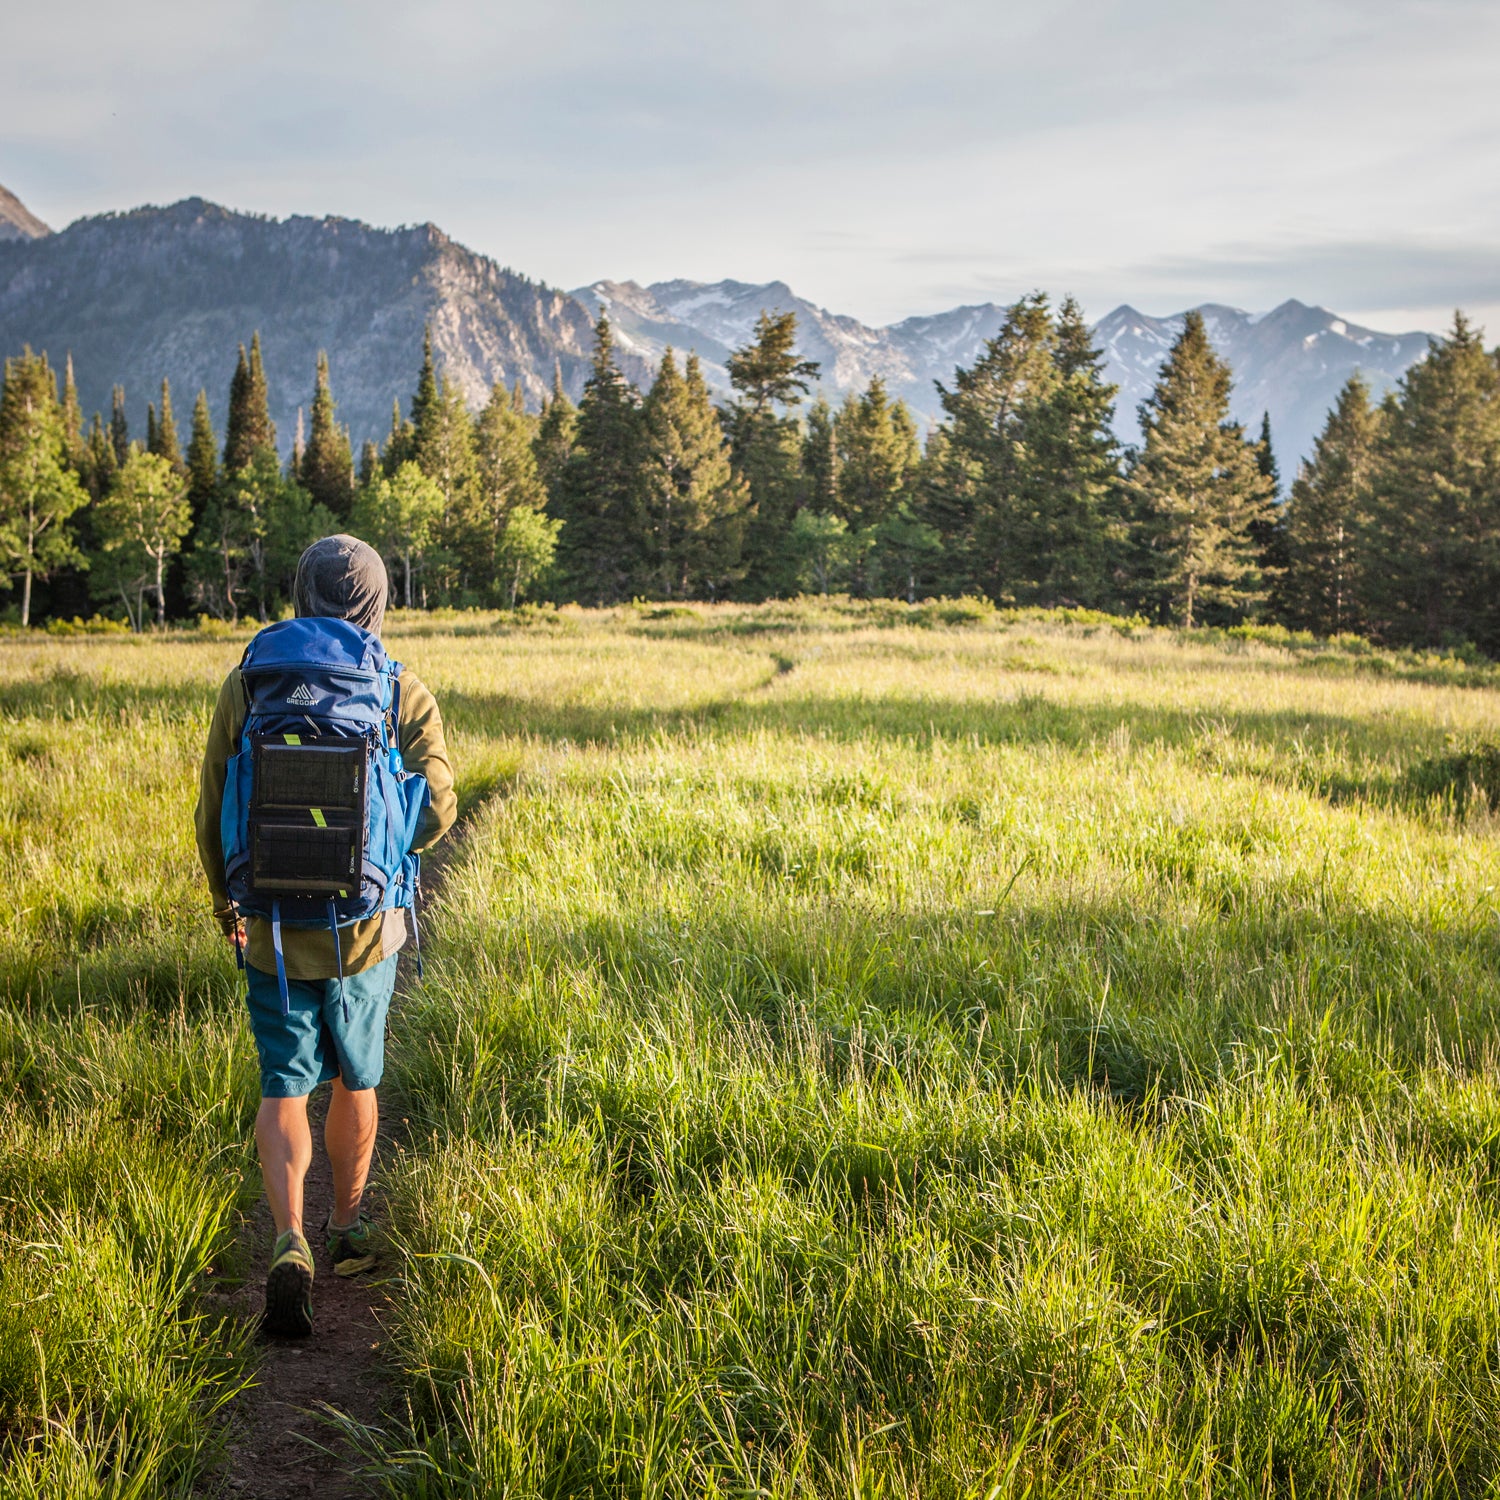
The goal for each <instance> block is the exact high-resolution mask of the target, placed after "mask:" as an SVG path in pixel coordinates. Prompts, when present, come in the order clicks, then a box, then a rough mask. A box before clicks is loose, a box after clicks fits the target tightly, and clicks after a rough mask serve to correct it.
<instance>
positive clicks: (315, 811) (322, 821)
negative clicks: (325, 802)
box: [308, 807, 328, 828]
mask: <svg viewBox="0 0 1500 1500" xmlns="http://www.w3.org/2000/svg"><path fill="white" fill-rule="evenodd" d="M308 811H309V812H311V813H312V818H313V822H314V823H316V824H317V825H318V827H319V828H327V827H328V819H327V818H325V817H324V816H323V809H322V808H321V807H313V808H309V809H308Z"/></svg>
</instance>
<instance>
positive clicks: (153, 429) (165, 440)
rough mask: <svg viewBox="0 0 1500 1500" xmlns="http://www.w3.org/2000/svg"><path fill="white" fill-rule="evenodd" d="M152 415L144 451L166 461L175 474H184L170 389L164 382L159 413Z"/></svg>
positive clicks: (184, 465)
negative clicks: (152, 418) (148, 437)
mask: <svg viewBox="0 0 1500 1500" xmlns="http://www.w3.org/2000/svg"><path fill="white" fill-rule="evenodd" d="M153 415H154V420H153V421H152V422H151V423H150V424H149V426H150V439H149V441H148V442H147V444H146V451H147V452H148V453H155V454H156V455H157V456H158V457H159V458H164V459H166V461H167V462H168V463H169V464H171V466H172V468H173V470H174V471H175V472H176V473H178V474H185V473H186V472H187V465H186V464H185V463H184V462H183V459H182V445H181V443H180V442H179V441H178V438H177V420H176V418H175V417H173V415H172V387H171V386H170V385H169V384H168V383H167V382H166V381H165V380H163V381H162V383H161V411H160V413H159V414H153Z"/></svg>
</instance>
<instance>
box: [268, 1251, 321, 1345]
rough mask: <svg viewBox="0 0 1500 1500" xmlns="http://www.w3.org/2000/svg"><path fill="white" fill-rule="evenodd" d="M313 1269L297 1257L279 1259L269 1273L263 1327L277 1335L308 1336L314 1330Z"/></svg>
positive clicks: (283, 1336)
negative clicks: (300, 1261)
mask: <svg viewBox="0 0 1500 1500" xmlns="http://www.w3.org/2000/svg"><path fill="white" fill-rule="evenodd" d="M312 1284H313V1279H312V1272H311V1271H309V1270H308V1269H307V1267H306V1266H299V1265H298V1264H297V1262H296V1261H293V1260H283V1261H278V1262H277V1263H276V1264H275V1265H274V1266H272V1267H271V1274H270V1275H269V1276H267V1277H266V1310H265V1313H264V1315H263V1316H262V1319H261V1327H262V1328H264V1329H265V1331H266V1332H267V1333H269V1334H271V1335H273V1336H274V1337H276V1338H283V1339H300V1338H306V1337H307V1335H308V1334H310V1333H311V1332H312V1329H313V1324H312Z"/></svg>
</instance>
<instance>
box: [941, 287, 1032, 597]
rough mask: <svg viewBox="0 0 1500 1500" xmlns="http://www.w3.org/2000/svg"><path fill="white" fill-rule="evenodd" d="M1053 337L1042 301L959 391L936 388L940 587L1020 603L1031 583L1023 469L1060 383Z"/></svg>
mask: <svg viewBox="0 0 1500 1500" xmlns="http://www.w3.org/2000/svg"><path fill="white" fill-rule="evenodd" d="M1053 340H1054V328H1053V323H1052V315H1051V310H1050V308H1049V305H1048V302H1047V299H1046V297H1045V296H1044V295H1042V294H1041V293H1040V292H1038V293H1034V294H1032V295H1031V296H1028V297H1023V298H1021V299H1020V300H1019V301H1018V302H1015V303H1013V304H1012V305H1011V306H1010V307H1009V308H1007V309H1006V314H1005V321H1004V323H1003V324H1002V325H1001V328H1000V331H999V333H997V334H996V335H995V337H994V338H992V339H990V340H989V341H988V342H987V343H986V345H985V348H984V351H983V353H982V354H981V355H980V357H979V358H978V359H977V360H976V361H975V362H974V364H973V365H972V366H971V367H970V368H969V369H958V370H955V371H954V377H953V379H954V383H953V388H952V389H951V390H950V389H949V388H948V387H946V386H944V385H941V384H940V385H939V386H938V398H939V400H940V401H941V402H942V405H943V410H944V412H945V413H946V415H947V424H946V425H947V428H948V441H947V442H946V444H945V445H944V450H943V451H944V458H945V467H944V472H943V474H942V476H941V479H940V480H938V481H936V482H934V483H932V484H930V485H929V488H928V494H927V503H926V506H925V509H924V519H925V520H927V521H928V522H929V523H930V524H931V525H933V526H934V527H935V528H936V529H937V530H938V532H939V533H940V534H941V536H942V538H943V546H944V552H945V555H946V556H945V564H946V566H945V569H944V577H943V580H942V582H943V587H944V590H945V591H946V592H949V593H967V592H970V591H972V590H976V589H977V590H979V591H981V592H983V593H986V594H988V595H989V596H990V597H991V598H992V599H996V600H1006V601H1010V602H1014V601H1015V599H1016V596H1017V589H1018V585H1020V586H1024V584H1025V583H1026V582H1029V580H1030V578H1031V577H1032V576H1033V570H1032V567H1031V558H1030V555H1029V554H1030V551H1031V549H1030V547H1029V546H1028V541H1027V538H1026V537H1025V536H1024V535H1023V534H1022V532H1023V529H1024V526H1025V523H1026V522H1027V521H1028V519H1029V516H1028V514H1027V511H1026V502H1027V498H1028V494H1027V492H1028V489H1029V488H1033V486H1029V485H1028V483H1027V479H1028V476H1027V474H1026V473H1025V463H1026V459H1027V456H1028V448H1027V443H1026V427H1027V420H1026V419H1027V416H1028V407H1032V408H1034V407H1035V406H1036V405H1038V404H1039V403H1040V402H1041V401H1042V400H1044V399H1045V398H1046V396H1047V395H1048V394H1050V392H1051V390H1052V388H1053V386H1054V385H1055V384H1056V381H1057V370H1056V366H1055V364H1054V362H1053V357H1052V355H1053Z"/></svg>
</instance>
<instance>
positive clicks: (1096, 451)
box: [1021, 297, 1127, 609]
mask: <svg viewBox="0 0 1500 1500" xmlns="http://www.w3.org/2000/svg"><path fill="white" fill-rule="evenodd" d="M1052 363H1053V368H1054V370H1055V371H1056V375H1057V380H1056V383H1055V384H1052V385H1051V386H1050V388H1049V389H1048V390H1047V391H1046V393H1045V396H1044V399H1042V400H1041V401H1040V402H1039V403H1038V404H1037V405H1036V406H1035V407H1033V408H1032V409H1031V410H1030V411H1029V412H1028V414H1027V418H1028V419H1027V422H1026V443H1027V445H1028V449H1029V455H1028V461H1027V463H1026V465H1025V468H1026V471H1027V478H1028V492H1029V506H1030V514H1029V521H1030V524H1029V526H1028V527H1027V528H1026V530H1027V534H1028V539H1029V560H1028V566H1029V568H1030V570H1031V578H1032V582H1031V586H1030V587H1029V588H1027V589H1023V590H1022V591H1021V592H1022V593H1023V594H1024V595H1026V596H1027V597H1028V602H1031V603H1035V604H1043V605H1074V606H1076V605H1084V606H1088V607H1091V608H1095V609H1107V608H1112V607H1114V606H1115V605H1116V603H1117V601H1118V595H1119V587H1120V580H1121V575H1122V574H1123V571H1124V568H1125V564H1126V547H1127V529H1126V524H1125V514H1124V496H1123V494H1122V490H1121V482H1120V456H1119V445H1118V443H1117V441H1116V439H1115V434H1114V406H1115V395H1116V390H1117V388H1116V387H1115V386H1113V385H1110V384H1108V383H1107V382H1106V381H1105V379H1104V355H1103V353H1102V351H1101V350H1099V349H1098V348H1096V347H1095V346H1094V342H1093V338H1092V336H1091V335H1090V333H1089V329H1088V324H1087V323H1086V322H1085V321H1084V317H1083V310H1082V308H1080V307H1079V305H1078V303H1077V302H1076V301H1074V299H1073V298H1072V297H1068V298H1065V299H1064V301H1063V304H1062V306H1061V307H1060V308H1059V309H1058V312H1057V319H1056V329H1055V336H1054V342H1053V347H1052Z"/></svg>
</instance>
